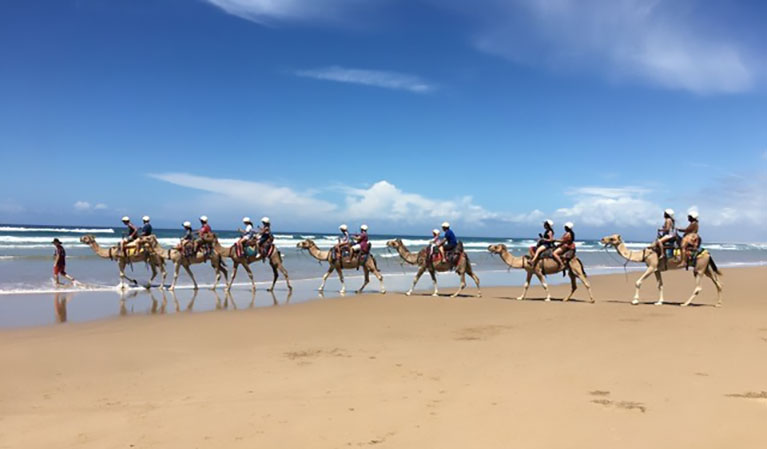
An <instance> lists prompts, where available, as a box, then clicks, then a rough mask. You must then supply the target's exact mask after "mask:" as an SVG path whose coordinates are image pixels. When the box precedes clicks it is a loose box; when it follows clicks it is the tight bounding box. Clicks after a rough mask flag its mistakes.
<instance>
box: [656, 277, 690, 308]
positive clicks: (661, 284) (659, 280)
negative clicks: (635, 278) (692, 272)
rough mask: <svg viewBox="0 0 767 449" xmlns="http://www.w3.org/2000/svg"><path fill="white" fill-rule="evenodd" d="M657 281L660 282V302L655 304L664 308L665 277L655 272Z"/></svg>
mask: <svg viewBox="0 0 767 449" xmlns="http://www.w3.org/2000/svg"><path fill="white" fill-rule="evenodd" d="M696 276H697V275H696ZM655 279H656V280H657V281H658V301H657V302H656V303H655V305H656V306H662V305H663V276H661V275H660V271H656V272H655Z"/></svg>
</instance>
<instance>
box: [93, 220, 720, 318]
mask: <svg viewBox="0 0 767 449" xmlns="http://www.w3.org/2000/svg"><path fill="white" fill-rule="evenodd" d="M688 220H689V221H690V225H689V226H688V227H687V228H685V229H676V226H675V222H674V213H673V211H672V210H671V209H666V210H665V211H664V225H663V227H662V228H660V229H658V238H657V239H656V240H655V242H653V243H652V244H651V245H649V246H648V247H646V248H644V249H642V250H638V251H637V250H629V249H627V248H626V245H625V244H624V242H623V240H622V238H621V236H620V235H618V234H614V235H609V236H606V237H603V238H602V239H601V243H602V244H603V245H604V246H605V248H607V247H612V248H614V249H615V250H616V251H617V253H618V254H619V255H620V256H621V257H622V258H624V259H625V260H626V262H627V263H628V262H637V263H644V264H645V266H646V267H647V269H646V270H645V272H644V273H643V274H642V275H641V276H640V277H639V279H637V281H636V283H635V291H634V297H633V300H632V304H639V291H640V288H641V286H642V282H643V281H644V280H645V279H646V278H647V277H649V276H650V275H653V274H654V275H655V278H656V281H657V284H658V292H659V297H658V300H657V301H656V302H655V304H656V305H661V304H663V303H664V298H663V278H662V274H661V273H662V272H664V271H668V270H678V269H682V268H685V269H690V268H692V271H693V276H694V278H695V288H694V290H693V292H692V294H691V295H690V297H689V298H688V299H687V300H686V301H685V302H683V303H682V304H681V305H682V306H688V305H690V304H691V303H692V301H693V300H694V299H695V298H696V297H697V296H698V295H699V294H700V292H701V290H702V287H701V280H702V278H703V276H707V277H709V278H710V279H711V280H712V282H713V283H714V286H715V287H716V295H717V302H716V307H720V306H721V305H722V282H721V281H720V276H721V275H722V273H721V272H720V271H719V269H718V268H717V266H716V263H715V262H714V260H713V258H712V257H711V254H710V253H709V252H708V251H707V250H706V249H703V248H701V246H700V237H699V236H698V234H697V231H698V215H697V213H695V212H691V213H690V214H689V216H688ZM123 221H124V222H125V223H126V225H127V226H128V230H129V232H132V233H133V235H134V238H133V239H126V240H124V241H123V242H121V243H120V244H118V245H115V246H112V247H110V248H103V247H101V246H99V244H98V243H97V242H96V239H95V237H94V236H93V235H90V234H89V235H85V236H83V237H82V238H81V239H80V241H81V242H82V243H84V244H86V245H88V246H89V247H90V248H91V249H92V250H93V252H94V253H96V254H97V255H98V256H100V257H102V258H105V259H110V260H114V261H116V262H117V265H118V271H119V276H120V287H121V288H126V287H127V286H128V283H130V284H131V285H134V286H135V285H138V282H137V281H136V280H135V279H132V278H130V277H128V276H127V274H126V273H125V268H126V266H128V265H129V264H133V263H137V262H144V263H146V264H147V266H148V267H149V268H150V269H151V271H152V276H151V278H150V280H149V285H148V286H147V288H149V287H151V285H152V282H153V281H154V280H155V279H156V278H157V276H158V274H161V275H162V282H161V284H160V288H164V287H165V278H166V276H167V272H166V270H165V262H166V261H171V262H173V265H174V271H173V281H172V283H171V285H170V286H169V287H168V289H169V290H171V291H172V290H173V289H174V288H175V287H176V284H177V281H178V277H179V273H180V270H181V268H182V267H183V268H184V271H186V273H187V274H188V275H189V277H190V279H191V280H192V283H193V285H194V289H195V290H197V289H198V284H197V281H196V279H195V277H194V274H193V273H192V270H191V269H190V266H191V265H195V264H203V263H206V262H210V265H211V267H212V268H213V270H214V272H215V280H214V283H213V286H212V289H213V290H215V289H216V287H217V286H218V284H219V282H220V281H221V278H222V277H223V282H224V285H225V287H224V289H225V291H229V290H230V289H231V288H232V284H233V283H234V280H235V277H236V275H237V271H238V268H239V267H240V266H242V267H243V269H244V270H245V271H246V272H247V274H248V277H249V279H250V284H251V290H252V291H253V292H255V290H256V282H255V279H254V276H253V272H252V270H251V268H250V265H251V264H252V263H253V262H256V261H260V260H261V261H268V262H269V265H270V267H271V269H272V274H273V279H272V283H271V286H270V287H269V288H268V289H267V290H268V291H272V290H273V289H274V287H275V285H276V283H277V280H278V278H279V275H280V274H282V276H283V277H284V279H285V283H286V286H287V288H288V290H289V291H292V289H293V287H292V286H291V284H290V279H289V276H288V271H287V269H286V268H285V266H284V264H283V259H282V253H281V252H280V251H279V249H277V248H276V246H275V245H274V243H273V237H272V234H271V229H270V224H269V219H268V217H264V218H263V219H262V222H261V223H262V226H261V227H259V228H258V230H256V229H255V228H254V227H253V225H252V223H251V222H250V219H249V218H247V217H246V218H244V219H243V223H245V224H246V229H245V230H244V231H243V230H241V231H240V232H241V234H242V238H241V239H239V240H238V241H237V242H236V243H235V244H233V245H231V246H229V247H227V248H225V247H223V246H222V245H221V244H220V243H219V240H218V237H217V235H216V234H214V233H213V232H212V231H211V230H210V227H209V226H208V224H207V217H205V216H202V217H200V222H201V225H202V227H201V229H200V230H199V231H197V233H198V235H199V238H197V239H194V238H193V237H192V230H191V225H190V223H189V222H185V223H184V228H185V231H186V233H185V234H184V237H182V240H181V243H180V244H179V245H178V246H177V247H176V248H163V247H162V246H161V245H160V243H159V242H158V240H157V238H156V237H155V236H154V235H153V234H151V225H149V217H144V228H142V230H144V231H146V229H147V227H148V229H149V233H148V234H145V235H138V229H137V228H136V227H133V226H132V225H131V224H130V220H129V219H128V217H124V218H123ZM543 225H544V232H543V233H542V234H539V239H538V241H537V242H536V244H535V245H534V246H532V247H530V249H529V254H524V255H521V256H516V255H514V254H512V253H511V252H510V251H509V249H508V247H507V246H506V245H504V244H502V243H499V244H494V245H489V246H488V248H487V249H488V251H489V252H490V254H492V255H498V256H500V259H501V260H502V261H503V262H504V263H505V264H506V265H507V266H508V267H509V269H512V268H513V269H521V270H524V271H525V272H526V279H525V282H524V284H523V286H522V292H521V294H520V295H519V296H518V297H517V298H516V299H517V300H524V299H525V298H526V297H527V292H528V289H529V287H530V282H531V280H532V278H533V276H535V277H536V278H537V279H538V281H539V282H540V284H541V286H542V287H543V289H544V291H545V293H546V297H545V301H550V300H551V292H550V291H549V287H548V284H547V282H546V276H547V275H553V274H557V273H563V275H565V276H568V277H569V278H570V286H571V288H570V292H569V293H568V294H567V296H565V297H564V298H563V299H562V301H563V302H567V301H569V300H570V299H571V298H572V297H573V294H574V293H575V291H576V289H577V282H578V281H580V282H581V283H582V284H583V286H584V287H585V288H586V291H587V293H588V302H590V303H594V302H595V299H594V295H593V292H592V290H591V284H590V283H589V280H588V277H587V275H586V269H585V267H584V264H583V262H582V261H581V259H579V258H578V257H577V255H576V245H575V233H574V232H573V228H574V225H573V223H570V222H568V223H565V225H564V233H563V235H562V237H560V238H559V239H556V238H555V237H554V229H553V222H551V220H546V221H545V222H544V223H543ZM339 230H340V232H341V234H340V236H339V238H338V243H337V244H336V245H334V246H333V247H332V248H330V249H329V250H322V249H320V248H319V247H318V246H317V244H316V243H315V242H314V241H313V240H311V239H306V240H304V241H301V242H299V243H298V244H297V245H296V247H297V248H298V249H302V250H306V251H307V252H308V253H309V255H310V256H311V257H313V258H314V259H316V260H318V261H320V262H326V263H327V264H328V269H327V271H326V272H325V274H324V275H323V277H322V282H321V284H320V286H319V288H318V291H319V292H323V291H324V289H325V284H326V282H327V280H328V278H329V277H330V275H331V274H332V273H333V272H336V273H337V275H338V279H339V281H340V284H341V288H340V293H341V294H343V293H345V291H346V284H345V282H344V270H360V269H361V270H362V274H363V282H362V285H361V286H360V288H359V289H357V290H356V293H362V291H363V290H364V289H365V287H366V286H367V285H368V284H369V282H370V274H371V273H372V274H373V275H374V276H375V277H376V278H377V279H378V281H379V283H380V293H382V294H383V293H386V288H385V287H384V281H383V275H382V274H381V271H380V269H379V268H378V264H377V262H376V259H375V257H374V255H373V254H372V252H371V244H370V242H369V240H368V235H367V226H366V225H364V224H363V225H362V226H361V227H360V232H359V233H358V234H350V233H349V232H348V229H347V226H346V225H341V226H340V227H339ZM677 232H679V233H684V236H678V235H677ZM386 247H387V248H388V249H393V250H396V252H397V254H398V255H399V256H400V258H401V259H402V261H403V262H404V263H407V264H409V265H412V266H415V267H417V271H416V274H415V277H414V278H413V282H412V284H411V286H410V288H409V289H408V290H407V292H406V293H405V294H406V295H408V296H410V295H411V294H412V293H413V291H414V290H415V287H416V285H417V283H418V281H419V279H420V278H421V277H422V275H423V274H424V273H426V272H428V273H429V276H430V277H431V280H432V284H433V290H432V293H431V294H432V296H438V295H439V288H438V285H437V276H436V274H437V273H444V272H450V271H454V272H455V273H456V275H457V276H459V278H460V283H459V286H458V289H457V290H456V291H455V292H454V293H453V294H451V295H450V297H456V296H458V295H460V294H461V293H462V292H463V290H464V289H465V288H466V276H467V275H468V276H469V277H471V278H472V280H473V281H474V284H475V285H476V292H477V293H476V297H481V290H480V281H479V277H478V276H477V274H476V273H475V272H474V268H473V266H472V263H471V261H470V260H469V255H468V254H467V253H466V251H464V249H463V243H462V242H460V241H458V240H457V239H456V237H455V234H454V233H453V231H452V230H451V229H450V224H449V223H447V222H445V223H443V224H442V231H441V232H440V231H439V230H438V229H435V230H434V231H433V240H432V241H431V242H430V243H429V244H428V245H426V246H424V247H422V248H420V249H419V250H418V251H417V252H411V251H410V250H409V249H408V248H407V247H406V246H405V244H404V243H403V241H402V239H399V238H398V239H394V240H389V241H387V242H386ZM227 261H229V262H231V263H232V265H233V268H232V272H231V276H229V271H228V269H227V264H226V262H227Z"/></svg>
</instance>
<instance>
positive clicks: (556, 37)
mask: <svg viewBox="0 0 767 449" xmlns="http://www.w3.org/2000/svg"><path fill="white" fill-rule="evenodd" d="M484 6H485V7H484V8H479V10H480V11H482V13H481V15H484V17H483V19H482V20H484V22H485V28H484V31H482V32H480V33H479V35H478V37H477V39H476V45H477V47H478V48H479V49H481V50H483V51H486V52H490V53H494V54H499V55H502V56H506V57H509V58H511V59H513V60H516V61H519V62H524V63H529V64H545V65H548V66H550V67H554V68H557V69H565V70H573V69H576V70H582V69H586V70H596V71H599V72H601V74H602V75H604V76H606V77H608V78H614V79H637V80H640V81H644V82H647V83H650V84H654V85H659V86H662V87H665V88H670V89H683V90H688V91H692V92H697V93H722V92H743V91H746V90H749V89H750V88H751V87H752V86H753V84H754V82H755V77H756V73H755V72H756V62H753V61H750V60H749V57H748V55H747V52H746V51H745V50H744V49H743V48H741V47H740V46H739V45H738V44H737V43H736V42H733V41H731V40H728V39H727V38H725V37H720V36H717V35H716V33H714V32H712V31H711V30H709V29H704V28H703V27H702V26H696V18H695V17H694V16H692V15H691V13H690V12H689V11H687V10H684V11H683V10H682V9H680V8H679V3H678V2H674V1H668V0H655V1H649V2H648V1H642V0H549V1H541V0H512V1H508V2H500V3H499V2H493V1H487V2H485V3H484ZM704 9H705V8H704ZM698 22H700V21H698Z"/></svg>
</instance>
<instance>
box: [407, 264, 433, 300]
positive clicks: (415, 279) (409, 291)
mask: <svg viewBox="0 0 767 449" xmlns="http://www.w3.org/2000/svg"><path fill="white" fill-rule="evenodd" d="M424 271H426V267H418V273H416V274H415V277H414V278H413V285H411V286H410V290H408V291H407V293H405V294H406V295H407V296H410V295H412V294H413V289H415V284H417V283H418V279H421V276H422V275H423V272H424ZM431 273H432V274H431V278H432V279H433V280H434V293H433V294H432V296H437V279H436V278H435V277H434V273H433V272H431Z"/></svg>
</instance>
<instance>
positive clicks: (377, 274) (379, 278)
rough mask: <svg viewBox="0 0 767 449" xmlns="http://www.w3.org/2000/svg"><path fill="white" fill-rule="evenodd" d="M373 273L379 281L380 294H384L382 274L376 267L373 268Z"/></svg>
mask: <svg viewBox="0 0 767 449" xmlns="http://www.w3.org/2000/svg"><path fill="white" fill-rule="evenodd" d="M373 274H374V275H375V277H376V278H377V279H378V282H379V283H381V294H382V295H384V294H386V287H384V283H383V275H382V274H381V272H380V271H378V269H375V268H374V269H373Z"/></svg>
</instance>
